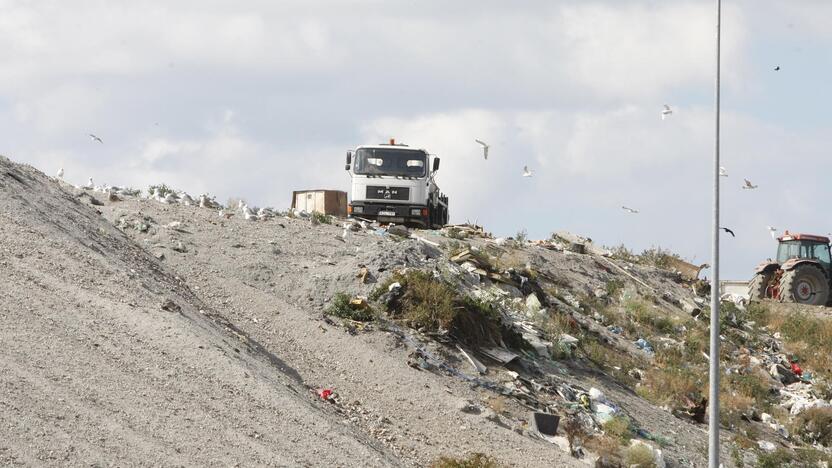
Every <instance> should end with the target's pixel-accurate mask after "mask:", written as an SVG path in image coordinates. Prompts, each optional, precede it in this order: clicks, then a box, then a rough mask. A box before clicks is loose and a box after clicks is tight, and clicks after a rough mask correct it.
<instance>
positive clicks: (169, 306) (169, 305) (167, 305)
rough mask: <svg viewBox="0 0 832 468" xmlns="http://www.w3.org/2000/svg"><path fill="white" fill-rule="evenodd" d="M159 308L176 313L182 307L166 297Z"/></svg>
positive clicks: (180, 310)
mask: <svg viewBox="0 0 832 468" xmlns="http://www.w3.org/2000/svg"><path fill="white" fill-rule="evenodd" d="M161 309H162V310H166V311H168V312H173V313H177V314H178V313H180V312H182V307H180V306H179V304H177V303H175V302H173V301H172V300H170V299H167V300H165V302H163V303H162V306H161Z"/></svg>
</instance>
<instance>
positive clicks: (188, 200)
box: [180, 193, 194, 206]
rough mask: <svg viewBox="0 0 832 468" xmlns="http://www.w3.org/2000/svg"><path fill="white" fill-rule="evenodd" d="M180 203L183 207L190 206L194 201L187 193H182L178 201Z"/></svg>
mask: <svg viewBox="0 0 832 468" xmlns="http://www.w3.org/2000/svg"><path fill="white" fill-rule="evenodd" d="M180 203H182V204H183V205H185V206H191V205H193V204H194V199H193V198H191V196H190V195H188V194H187V193H183V194H182V198H181V199H180Z"/></svg>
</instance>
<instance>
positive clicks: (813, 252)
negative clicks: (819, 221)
mask: <svg viewBox="0 0 832 468" xmlns="http://www.w3.org/2000/svg"><path fill="white" fill-rule="evenodd" d="M777 242H778V245H777V258H776V259H775V260H772V259H768V260H766V261H764V262H762V263H760V264H759V265H758V266H757V268H756V269H755V271H754V278H753V279H752V280H751V283H750V284H749V287H748V297H749V299H750V300H760V299H773V300H776V301H780V302H797V303H800V304H810V305H820V306H823V305H826V304H827V303H828V302H829V291H830V278H832V257H830V253H829V238H828V237H826V236H818V235H813V234H793V233H790V232H789V231H785V233H784V234H783V236H781V237H779V238H777Z"/></svg>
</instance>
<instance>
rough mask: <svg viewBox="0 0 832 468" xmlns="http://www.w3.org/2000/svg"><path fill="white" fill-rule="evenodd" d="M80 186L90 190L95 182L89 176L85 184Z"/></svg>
mask: <svg viewBox="0 0 832 468" xmlns="http://www.w3.org/2000/svg"><path fill="white" fill-rule="evenodd" d="M82 188H83V189H85V190H92V189H94V188H95V182H93V181H92V177H90V178H89V181H87V185H84V186H83V187H82Z"/></svg>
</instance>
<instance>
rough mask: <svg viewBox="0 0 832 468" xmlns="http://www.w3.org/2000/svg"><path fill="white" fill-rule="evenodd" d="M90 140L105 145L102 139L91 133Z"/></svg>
mask: <svg viewBox="0 0 832 468" xmlns="http://www.w3.org/2000/svg"><path fill="white" fill-rule="evenodd" d="M90 140H92V141H97V142H99V143H104V141H103V140H102V139H101V138H98V137H97V136H95V135H93V134H92V133H90Z"/></svg>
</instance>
